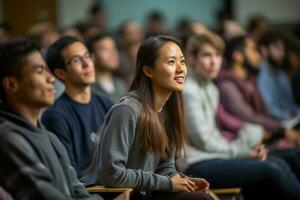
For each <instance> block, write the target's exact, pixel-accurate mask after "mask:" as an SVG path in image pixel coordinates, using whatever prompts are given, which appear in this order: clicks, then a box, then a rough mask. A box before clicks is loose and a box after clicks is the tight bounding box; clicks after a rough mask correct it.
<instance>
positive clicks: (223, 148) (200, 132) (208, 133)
mask: <svg viewBox="0 0 300 200" xmlns="http://www.w3.org/2000/svg"><path fill="white" fill-rule="evenodd" d="M197 95H199V94H198V93H197V92H195V91H194V89H193V87H190V88H189V87H186V89H185V90H184V92H183V97H184V108H185V115H186V125H187V129H188V133H189V138H190V143H191V145H192V146H194V147H195V148H197V149H199V150H201V151H205V152H210V153H228V154H229V155H230V157H231V158H235V157H241V158H245V157H248V155H249V150H250V149H249V147H248V146H247V144H246V142H245V141H242V140H239V139H237V140H235V141H234V142H231V143H230V142H228V141H227V140H226V139H225V138H224V137H223V136H222V133H221V132H220V130H219V129H218V127H217V126H216V125H213V124H212V123H211V121H210V120H215V117H214V118H213V119H208V118H207V116H205V110H204V109H205V108H204V107H203V105H202V103H201V98H198V96H197ZM215 98H219V97H218V96H216V97H215ZM208 107H209V106H208ZM210 112H215V111H214V110H213V109H211V110H210ZM213 114H216V113H213Z"/></svg>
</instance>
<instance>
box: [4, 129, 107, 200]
mask: <svg viewBox="0 0 300 200" xmlns="http://www.w3.org/2000/svg"><path fill="white" fill-rule="evenodd" d="M0 158H1V161H2V162H4V163H5V164H2V165H1V167H0V168H1V176H0V182H1V185H5V188H6V189H7V190H8V192H10V193H11V194H13V196H14V197H15V198H16V199H41V200H52V199H58V200H63V199H64V200H71V199H81V200H96V199H102V198H100V197H99V196H90V195H89V194H88V193H87V192H86V191H85V190H84V188H83V186H82V184H79V183H78V184H77V185H78V186H80V187H81V190H80V191H82V192H80V194H81V195H80V197H79V196H77V197H74V196H73V197H72V196H71V194H65V193H63V192H62V191H61V190H60V189H59V188H57V186H56V183H55V181H54V180H53V176H52V174H51V172H50V170H49V169H48V168H47V167H46V166H45V165H44V164H43V163H42V162H41V161H40V160H39V158H38V156H37V155H36V153H35V150H34V149H33V148H32V146H31V145H30V144H29V143H28V142H27V141H26V140H25V139H24V138H23V137H22V136H20V135H18V134H16V133H14V132H8V133H5V135H2V137H1V140H0ZM74 179H76V175H75V173H74ZM77 181H78V180H77ZM77 189H78V188H77Z"/></svg>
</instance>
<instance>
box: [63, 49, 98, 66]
mask: <svg viewBox="0 0 300 200" xmlns="http://www.w3.org/2000/svg"><path fill="white" fill-rule="evenodd" d="M83 60H86V61H91V60H93V56H92V55H91V54H90V53H88V52H87V53H85V54H84V55H83V56H79V55H77V56H74V57H73V58H71V59H70V60H69V61H68V62H66V65H82V64H83Z"/></svg>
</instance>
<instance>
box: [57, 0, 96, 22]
mask: <svg viewBox="0 0 300 200" xmlns="http://www.w3.org/2000/svg"><path fill="white" fill-rule="evenodd" d="M94 2H95V0H57V11H58V12H57V13H58V18H57V19H58V25H59V27H65V26H70V25H72V24H73V23H74V22H76V21H78V20H80V19H84V18H85V17H86V16H87V12H88V9H89V8H90V6H91V5H92V4H93V3H94Z"/></svg>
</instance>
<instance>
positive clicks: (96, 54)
mask: <svg viewBox="0 0 300 200" xmlns="http://www.w3.org/2000/svg"><path fill="white" fill-rule="evenodd" d="M86 45H87V47H88V49H89V51H90V53H91V54H92V56H93V58H94V64H95V70H96V82H95V83H94V84H93V85H92V91H93V92H94V93H96V94H105V95H107V96H109V97H110V98H111V99H113V100H114V101H116V100H118V99H119V98H120V97H121V96H122V95H124V94H125V93H126V90H127V87H126V83H125V82H124V81H123V80H122V79H120V78H118V77H117V76H115V75H114V74H113V73H112V72H113V71H115V70H116V69H117V68H118V66H119V52H118V49H117V47H116V43H115V41H114V39H113V37H112V36H111V35H109V34H101V35H96V36H93V37H90V38H88V39H87V41H86Z"/></svg>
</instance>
